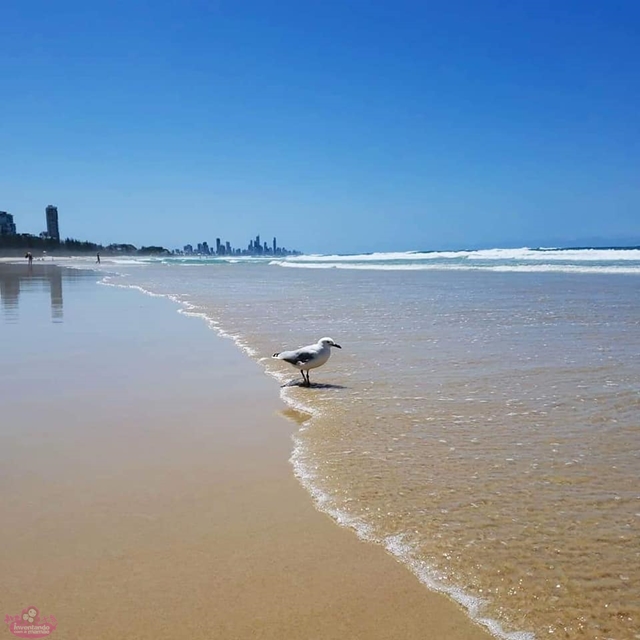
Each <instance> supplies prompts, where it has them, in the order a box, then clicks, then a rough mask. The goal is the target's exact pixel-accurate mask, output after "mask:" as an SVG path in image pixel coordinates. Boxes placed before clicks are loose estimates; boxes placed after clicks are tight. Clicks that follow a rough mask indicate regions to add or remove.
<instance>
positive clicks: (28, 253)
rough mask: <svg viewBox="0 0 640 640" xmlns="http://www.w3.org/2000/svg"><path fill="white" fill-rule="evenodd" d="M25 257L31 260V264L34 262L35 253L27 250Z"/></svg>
mask: <svg viewBox="0 0 640 640" xmlns="http://www.w3.org/2000/svg"><path fill="white" fill-rule="evenodd" d="M24 257H25V258H26V259H27V260H28V261H29V266H31V265H32V264H33V254H32V253H31V251H27V253H25V254H24Z"/></svg>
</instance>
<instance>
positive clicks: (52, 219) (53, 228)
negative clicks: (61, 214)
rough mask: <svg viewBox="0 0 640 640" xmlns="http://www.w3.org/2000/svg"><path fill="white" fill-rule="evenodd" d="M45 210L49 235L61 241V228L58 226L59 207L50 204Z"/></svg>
mask: <svg viewBox="0 0 640 640" xmlns="http://www.w3.org/2000/svg"><path fill="white" fill-rule="evenodd" d="M45 212H46V214H47V235H48V236H49V237H50V238H53V239H54V240H57V241H58V242H60V229H59V228H58V207H54V206H53V205H52V204H50V205H49V206H48V207H47V208H46V209H45Z"/></svg>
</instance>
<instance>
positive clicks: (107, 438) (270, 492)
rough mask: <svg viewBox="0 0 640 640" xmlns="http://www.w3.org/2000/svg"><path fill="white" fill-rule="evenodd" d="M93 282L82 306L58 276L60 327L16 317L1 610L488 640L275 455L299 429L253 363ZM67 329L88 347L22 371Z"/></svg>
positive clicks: (196, 629)
mask: <svg viewBox="0 0 640 640" xmlns="http://www.w3.org/2000/svg"><path fill="white" fill-rule="evenodd" d="M34 266H35V265H34ZM47 266H48V265H47ZM2 268H3V267H2V265H0V269H2ZM25 269H26V267H25ZM96 275H97V274H96V272H95V271H94V272H93V273H92V275H91V276H87V278H86V280H87V281H91V282H85V283H84V286H83V289H82V291H79V293H78V295H77V296H76V297H75V298H74V296H73V295H71V292H72V290H73V288H74V286H73V285H67V286H66V291H65V304H66V305H67V304H68V303H67V302H66V300H67V299H69V298H70V299H71V303H72V304H71V306H72V314H71V317H70V320H67V318H65V322H64V323H62V324H60V325H53V324H51V323H50V322H48V320H47V322H48V324H47V325H46V326H45V325H44V324H42V323H40V324H39V325H38V326H37V331H38V332H39V334H38V336H37V337H36V339H35V341H34V342H33V344H30V345H29V346H27V345H26V344H25V343H24V340H25V338H29V337H30V338H31V339H32V340H33V336H34V327H33V326H30V324H29V322H23V323H22V325H21V324H20V323H21V322H22V320H20V321H19V322H18V324H17V325H15V326H13V327H10V329H12V331H13V332H14V333H15V334H16V335H14V336H13V338H14V341H13V344H14V347H13V351H12V349H10V350H9V360H8V361H9V363H10V365H11V366H9V367H8V368H9V369H11V372H12V373H11V376H9V375H5V376H4V377H3V378H2V382H3V383H4V384H5V389H7V390H8V391H9V392H11V391H12V390H13V393H12V394H11V393H10V394H9V395H8V397H10V398H11V400H10V402H9V405H10V406H9V408H8V411H7V415H12V419H11V420H10V421H9V422H8V424H7V426H6V427H3V428H2V429H1V430H0V437H1V438H2V440H3V443H2V444H3V447H2V449H4V450H5V451H7V452H8V451H11V452H12V453H11V455H10V456H9V455H8V454H7V460H5V461H4V465H3V467H4V468H5V469H6V472H5V474H4V475H3V479H2V486H3V492H2V494H3V495H4V496H5V498H4V499H3V500H2V508H3V513H5V517H6V527H5V532H4V534H3V542H4V545H3V546H4V549H5V553H4V554H2V558H3V560H2V569H3V571H2V576H4V577H3V578H0V581H1V583H2V587H3V592H4V593H5V598H3V602H4V607H5V609H7V610H6V611H5V614H9V613H12V614H14V613H17V612H18V611H19V610H21V608H23V607H24V606H27V604H31V603H33V604H36V606H38V607H39V608H40V609H41V611H42V612H43V613H44V614H54V615H55V616H56V617H57V618H58V621H59V627H58V633H60V635H63V634H62V633H61V631H62V629H64V628H66V629H67V631H66V632H65V633H64V636H65V637H70V638H76V637H77V638H80V637H87V636H88V635H89V634H91V635H92V636H93V637H98V638H107V637H114V636H117V637H120V633H122V634H128V635H130V636H131V634H133V637H136V638H147V637H148V638H152V637H153V638H165V637H166V638H180V637H184V638H200V637H202V638H205V637H207V638H210V637H211V634H212V633H213V632H216V633H217V634H218V635H219V636H220V637H225V638H246V637H263V638H271V637H273V638H282V637H287V638H300V639H302V638H305V639H306V638H311V637H313V638H346V637H348V638H363V639H364V638H388V637H403V638H416V639H417V638H447V639H451V640H454V639H460V640H481V639H482V638H484V639H485V640H486V638H489V637H491V636H490V635H489V633H488V632H487V631H485V630H484V629H483V628H481V627H480V626H479V625H478V624H477V623H475V622H473V621H471V620H470V619H469V618H468V617H467V616H466V615H465V613H464V611H463V610H462V609H461V607H460V606H459V605H457V604H455V603H454V602H452V601H451V600H450V599H449V598H447V597H446V596H443V595H441V594H438V593H434V592H432V591H429V590H428V589H427V588H426V587H425V586H424V585H422V584H421V583H420V582H419V581H418V580H417V578H415V577H414V576H413V575H412V574H411V573H410V571H408V570H407V568H406V567H405V566H403V565H402V564H400V562H398V561H397V560H396V559H395V558H393V557H392V556H391V555H389V554H388V553H387V552H385V551H383V550H382V549H377V548H376V546H377V545H372V544H366V543H364V542H362V541H360V540H359V539H358V538H357V537H356V536H355V535H354V534H353V532H352V531H349V530H347V529H346V528H343V527H340V526H337V525H336V523H335V522H334V521H333V520H332V519H330V517H328V516H327V515H325V514H324V513H321V512H320V511H318V510H317V509H316V507H315V506H314V504H313V500H312V497H311V496H309V494H308V493H307V492H306V490H305V489H304V488H303V487H302V486H301V485H300V484H299V482H298V480H297V479H296V478H295V477H294V474H293V473H292V469H291V466H290V464H289V462H288V460H289V458H290V456H291V454H292V442H291V436H292V434H293V431H294V423H293V422H291V421H286V420H285V418H284V417H283V414H284V415H286V413H287V412H286V409H285V407H284V406H283V405H282V403H281V401H280V400H279V399H277V397H276V394H275V393H274V391H276V389H277V388H276V387H275V384H274V382H273V381H272V380H270V379H269V378H268V377H266V376H263V375H257V373H258V372H259V369H258V368H257V367H256V366H255V364H256V363H255V362H254V361H252V360H249V359H247V358H245V357H243V354H242V353H241V352H240V351H239V350H238V349H237V348H236V346H235V344H233V345H232V344H230V343H229V342H227V341H225V340H221V339H220V337H219V336H218V335H216V336H212V335H211V334H210V333H206V332H207V330H208V327H207V325H206V324H202V323H198V322H193V323H191V330H189V326H190V325H189V322H188V321H187V320H186V318H183V317H181V316H182V315H189V314H188V312H187V313H183V314H177V313H175V311H176V307H175V305H173V304H171V303H168V302H165V301H162V300H161V299H160V298H151V297H149V296H140V295H139V293H138V292H130V293H129V294H127V293H125V292H123V291H121V290H120V291H118V289H119V288H120V287H117V288H116V287H101V286H96V282H95V279H96ZM92 287H93V290H92ZM107 292H110V293H107ZM26 295H31V294H26ZM26 295H25V297H26ZM33 295H36V294H35V293H34V294H33ZM162 297H164V296H162ZM76 298H77V299H76ZM74 305H75V307H74ZM74 309H75V310H74ZM81 315H84V316H85V318H84V321H83V322H80V323H78V317H79V316H81ZM68 323H69V324H72V325H73V327H72V328H73V329H74V330H75V331H77V332H78V333H79V337H78V336H77V335H76V334H75V333H73V332H71V331H69V334H72V335H69V336H67V337H68V338H69V339H70V340H71V343H73V344H74V345H75V346H76V347H81V348H79V349H77V351H74V352H73V353H72V354H71V356H69V354H68V353H66V354H65V353H64V352H63V351H61V350H60V348H58V347H54V348H53V351H56V349H57V350H58V351H59V353H53V354H51V353H50V354H48V356H47V359H46V361H44V362H42V361H41V362H40V368H39V369H38V370H37V372H36V373H34V370H33V369H32V368H31V367H30V365H31V363H32V359H31V357H30V356H31V352H33V354H34V355H37V353H38V346H39V345H38V344H37V343H38V341H39V340H46V339H47V338H48V337H50V335H49V332H50V331H52V330H54V329H63V330H65V329H66V327H67V324H68ZM31 324H33V322H32V323H31ZM89 329H90V331H87V330H89ZM81 330H82V331H81ZM83 331H87V334H88V335H84V334H83ZM97 336H98V337H99V338H100V339H99V340H98V343H99V344H97V342H96V337H97ZM167 336H170V337H171V340H170V341H169V343H167ZM63 337H64V336H63ZM58 339H60V335H58ZM21 340H22V342H21ZM63 342H64V344H67V343H66V341H65V340H63ZM79 343H82V344H79ZM91 345H93V347H92V348H93V349H94V352H93V353H86V351H83V348H90V347H91ZM19 347H20V348H19ZM25 350H26V351H28V352H29V353H26V354H25ZM96 362H100V366H99V368H97V370H96V366H95V365H96ZM87 370H89V371H91V372H92V376H93V378H90V379H89V380H87V375H86V371H87ZM54 374H55V376H54ZM52 376H54V377H56V379H55V380H54V381H52V380H51V377H52ZM43 381H47V384H48V385H49V388H48V389H47V388H45V389H44V390H43V389H42V388H40V387H42V383H43ZM34 382H35V383H40V387H39V389H40V394H39V395H40V399H41V401H42V402H41V403H38V404H37V405H36V403H32V402H30V397H31V393H32V390H31V387H30V385H33V384H34ZM25 384H26V385H27V387H25V386H24V385H25ZM25 389H26V390H25ZM247 396H250V397H251V398H252V402H251V403H247V402H246V398H247ZM45 400H49V401H50V402H52V403H53V404H47V402H45ZM69 406H71V407H73V409H74V410H73V411H72V410H70V409H69ZM25 414H26V415H25ZM83 416H84V417H86V416H91V420H89V421H87V420H86V419H85V420H83ZM3 422H5V421H3ZM89 423H90V428H88V426H89ZM18 425H20V428H18ZM25 425H26V426H25ZM287 427H289V428H287ZM54 433H55V437H54ZM20 454H23V455H20ZM52 454H53V455H52ZM17 460H21V461H22V466H20V465H18V464H17V462H16V461H17ZM25 465H26V468H25ZM76 487H82V491H81V492H79V493H78V492H76V490H75V488H76ZM25 558H28V560H26V561H25V560H24V559H25ZM27 601H28V602H27ZM16 607H17V609H16ZM13 609H16V611H15V612H14V611H13Z"/></svg>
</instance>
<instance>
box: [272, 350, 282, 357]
mask: <svg viewBox="0 0 640 640" xmlns="http://www.w3.org/2000/svg"><path fill="white" fill-rule="evenodd" d="M279 355H280V352H279V351H278V353H274V354H273V355H272V356H271V357H272V358H277V357H278V356H279Z"/></svg>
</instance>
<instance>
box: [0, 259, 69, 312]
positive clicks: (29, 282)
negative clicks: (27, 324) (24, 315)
mask: <svg viewBox="0 0 640 640" xmlns="http://www.w3.org/2000/svg"><path fill="white" fill-rule="evenodd" d="M63 277H64V278H68V277H73V275H72V274H71V273H64V276H63V270H62V269H60V268H59V267H57V266H56V265H54V264H42V265H40V264H31V265H28V264H24V265H23V264H3V265H0V301H1V306H2V315H3V317H4V319H5V320H6V321H7V322H16V321H17V320H18V315H19V299H20V293H21V292H25V291H30V290H31V291H32V290H35V289H40V290H41V289H42V288H43V287H49V292H50V296H51V321H52V322H62V320H63V305H64V300H63V293H62V280H63Z"/></svg>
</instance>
